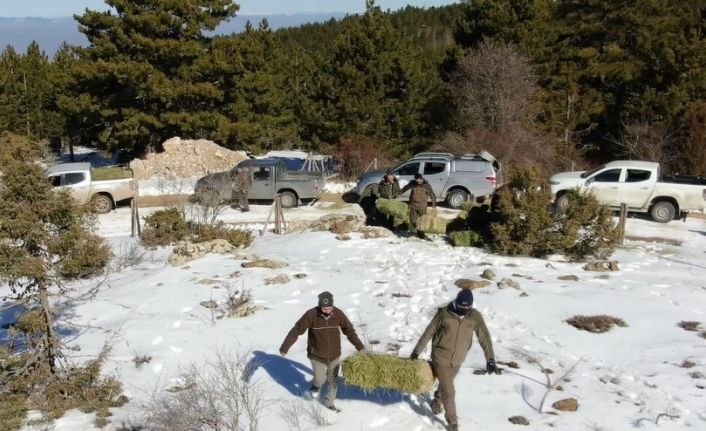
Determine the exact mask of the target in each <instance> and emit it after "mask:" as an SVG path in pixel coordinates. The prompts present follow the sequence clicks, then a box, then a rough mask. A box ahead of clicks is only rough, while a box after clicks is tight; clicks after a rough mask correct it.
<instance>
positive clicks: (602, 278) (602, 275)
mask: <svg viewBox="0 0 706 431" xmlns="http://www.w3.org/2000/svg"><path fill="white" fill-rule="evenodd" d="M594 278H596V279H597V280H610V275H608V274H601V275H598V276H596V277H594Z"/></svg>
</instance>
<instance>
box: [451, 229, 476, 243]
mask: <svg viewBox="0 0 706 431" xmlns="http://www.w3.org/2000/svg"><path fill="white" fill-rule="evenodd" d="M449 239H450V240H451V243H452V244H453V245H454V247H483V236H482V235H480V234H479V233H478V232H474V231H472V230H461V231H457V232H451V233H449Z"/></svg>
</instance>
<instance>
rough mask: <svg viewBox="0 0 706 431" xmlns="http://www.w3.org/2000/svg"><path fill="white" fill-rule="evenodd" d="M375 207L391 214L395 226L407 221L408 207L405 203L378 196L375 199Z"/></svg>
mask: <svg viewBox="0 0 706 431" xmlns="http://www.w3.org/2000/svg"><path fill="white" fill-rule="evenodd" d="M375 207H376V208H377V209H378V211H380V212H381V213H383V214H385V215H387V216H392V218H393V219H394V223H395V226H399V225H401V224H402V223H404V222H406V221H407V218H408V216H409V208H408V207H407V204H406V203H404V202H401V201H398V200H395V199H385V198H380V199H378V200H376V201H375Z"/></svg>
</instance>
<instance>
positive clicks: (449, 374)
mask: <svg viewBox="0 0 706 431" xmlns="http://www.w3.org/2000/svg"><path fill="white" fill-rule="evenodd" d="M431 367H432V369H433V371H434V377H436V378H437V380H439V387H438V388H437V389H436V392H434V398H436V399H437V400H439V401H441V404H442V405H443V406H444V411H445V416H446V422H448V423H449V424H451V425H453V424H457V423H458V416H457V415H456V388H455V387H454V379H455V378H456V374H458V370H459V369H461V366H460V365H459V366H457V367H454V366H452V365H451V364H438V363H434V362H432V364H431Z"/></svg>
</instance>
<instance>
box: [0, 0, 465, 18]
mask: <svg viewBox="0 0 706 431" xmlns="http://www.w3.org/2000/svg"><path fill="white" fill-rule="evenodd" d="M456 2H457V1H454V0H412V1H404V0H378V1H377V2H376V3H377V5H378V6H380V7H381V8H383V9H388V8H389V9H399V8H401V7H404V6H406V5H408V4H411V5H415V6H441V5H445V4H449V3H456ZM236 3H238V4H239V5H240V13H243V14H272V13H286V14H291V13H297V12H360V11H362V10H363V9H364V8H365V0H239V1H238V0H236ZM85 8H89V9H105V8H106V5H105V2H104V1H103V0H0V16H1V17H26V16H32V17H51V18H54V17H62V16H71V15H73V14H75V13H81V12H83V10H84V9H85Z"/></svg>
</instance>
